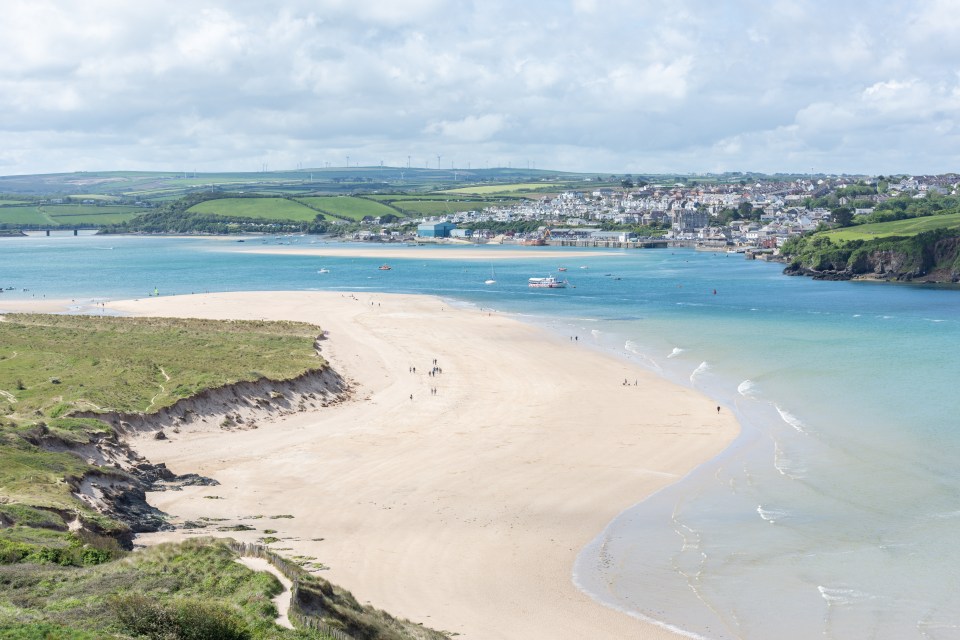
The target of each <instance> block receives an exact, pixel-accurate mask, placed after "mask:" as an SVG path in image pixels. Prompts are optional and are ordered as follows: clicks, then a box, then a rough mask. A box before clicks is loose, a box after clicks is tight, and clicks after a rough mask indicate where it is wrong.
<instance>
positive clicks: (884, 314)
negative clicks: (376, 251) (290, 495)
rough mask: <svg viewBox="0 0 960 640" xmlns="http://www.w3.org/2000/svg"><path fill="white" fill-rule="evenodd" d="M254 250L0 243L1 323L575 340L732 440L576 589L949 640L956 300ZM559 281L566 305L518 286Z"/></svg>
mask: <svg viewBox="0 0 960 640" xmlns="http://www.w3.org/2000/svg"><path fill="white" fill-rule="evenodd" d="M266 242H267V243H269V244H272V245H273V244H278V243H279V242H283V243H289V244H291V245H293V246H301V247H302V246H307V247H309V246H311V245H310V243H311V239H310V238H306V237H304V238H282V239H279V240H277V239H270V240H268V241H266ZM262 243H263V241H261V240H248V241H247V242H246V243H243V244H240V243H236V242H233V241H223V240H202V239H201V240H195V239H168V238H99V237H87V238H83V237H80V238H73V237H62V238H58V237H52V238H26V239H23V238H16V239H0V286H2V287H3V288H5V289H6V288H8V287H13V289H11V290H7V291H4V292H3V293H2V294H0V309H2V308H3V302H4V300H6V299H9V298H20V299H23V298H44V297H46V298H51V299H58V298H70V299H75V300H77V301H78V303H77V304H78V307H79V306H81V305H82V304H83V301H86V300H89V299H90V298H97V299H101V298H103V299H112V298H126V297H139V296H143V295H147V294H148V293H149V292H151V291H153V289H154V288H155V287H156V288H157V289H158V290H159V291H160V293H161V294H162V295H168V294H178V293H191V292H202V291H226V290H280V289H283V290H309V289H333V290H338V289H339V290H372V291H384V292H400V293H429V294H435V295H441V296H446V297H449V298H453V299H456V300H459V301H461V302H462V303H464V304H470V305H477V306H482V307H494V308H497V309H500V310H503V311H507V312H511V313H514V314H517V315H518V316H519V317H521V318H524V319H526V320H528V321H531V322H535V323H538V324H542V325H544V326H546V327H549V328H550V329H551V330H554V331H557V332H560V333H561V334H562V335H567V334H568V333H574V332H575V333H576V334H577V335H578V336H580V339H581V340H582V341H584V342H585V343H588V344H592V345H594V346H595V347H596V348H598V349H603V350H607V351H610V352H611V353H615V354H617V355H619V356H621V357H625V358H628V359H630V360H632V361H633V362H635V363H637V364H638V365H639V366H642V367H646V368H649V369H651V370H654V371H656V372H658V373H659V374H660V375H663V376H665V377H667V378H669V379H671V380H674V381H676V382H678V383H680V384H684V385H687V386H693V387H695V388H697V389H700V390H702V391H704V392H705V393H706V394H708V395H709V396H711V397H712V398H714V399H716V401H717V402H718V403H720V404H722V405H724V406H725V407H726V408H727V409H729V410H733V411H736V413H737V415H738V418H739V419H740V421H741V423H742V424H743V426H744V429H743V433H742V435H741V437H740V438H739V439H738V440H737V442H736V443H735V444H734V446H732V447H731V448H730V449H728V450H727V451H726V452H725V453H723V454H722V455H721V456H719V457H718V458H717V459H715V460H713V461H711V462H710V463H708V464H705V465H703V466H702V467H700V468H699V469H697V470H696V471H695V472H694V473H692V474H691V475H690V476H689V477H688V478H686V479H685V480H684V481H683V482H681V483H679V484H677V485H674V486H672V487H670V488H668V489H666V490H664V491H662V492H660V493H659V494H657V495H656V496H654V497H652V498H651V499H649V500H647V501H645V502H644V503H642V504H640V505H637V506H636V507H634V508H632V509H629V510H627V511H626V512H624V513H623V514H622V515H621V516H620V517H619V518H617V519H616V520H615V521H614V522H613V523H611V524H610V526H609V527H608V528H607V530H606V531H604V532H602V533H601V534H600V535H599V536H598V538H597V540H595V541H594V543H593V544H591V545H590V547H588V548H587V549H585V550H584V551H583V552H582V553H581V555H580V557H579V559H578V562H577V566H576V568H575V580H576V582H577V584H578V585H580V586H581V588H583V589H584V590H586V591H588V592H589V593H591V594H593V595H594V596H595V597H597V598H598V599H600V600H602V601H604V602H606V603H607V604H609V605H611V606H614V607H617V608H620V609H622V610H624V611H627V612H629V613H632V614H634V615H639V616H643V617H646V618H650V619H653V620H656V621H659V622H661V623H663V624H667V625H670V626H672V627H674V628H676V629H680V630H683V631H685V632H687V633H689V634H691V635H694V636H700V637H707V638H751V639H754V638H758V639H766V638H787V639H792V638H796V639H805V638H812V637H827V638H864V637H871V638H890V639H894V638H955V637H960V577H958V576H960V554H957V553H956V552H955V550H954V549H955V542H956V538H957V535H956V534H955V531H956V529H957V527H958V525H960V465H958V464H957V462H958V460H960V420H958V417H957V415H958V413H960V402H958V400H957V394H956V392H955V387H956V384H957V381H958V380H960V354H958V351H957V345H960V290H957V289H951V288H936V287H922V286H916V287H911V286H898V285H878V284H868V283H845V282H814V281H811V280H808V279H801V278H788V277H785V276H782V275H781V274H780V266H779V265H775V264H766V263H761V262H749V261H746V260H744V259H743V258H742V257H739V256H727V255H726V254H713V253H697V252H693V251H680V250H678V251H668V250H647V251H633V252H618V251H597V252H596V253H593V254H591V255H589V256H588V257H571V256H570V254H569V253H568V252H565V251H563V250H560V249H557V250H555V251H554V252H553V253H555V257H553V256H551V257H549V258H529V259H518V260H514V259H508V260H497V261H493V263H492V264H491V261H488V260H464V259H462V258H461V256H465V255H466V256H469V252H470V251H471V249H469V248H467V249H462V250H458V251H457V252H445V253H444V255H445V256H451V257H450V259H447V260H444V261H442V262H441V261H435V260H423V259H415V258H410V259H391V260H390V264H391V265H392V266H393V269H392V270H391V271H378V270H377V268H376V267H377V266H378V265H379V264H381V263H382V262H383V260H377V259H374V258H317V257H309V256H295V255H254V254H249V253H243V250H244V249H249V248H256V247H257V246H259V245H260V244H262ZM284 248H285V247H281V249H284ZM437 251H444V250H443V249H437ZM561 264H562V265H564V266H566V267H568V268H569V271H568V272H567V273H566V276H567V277H568V278H569V279H570V281H571V283H572V284H573V285H575V286H574V287H571V288H568V289H565V290H531V289H529V288H528V287H526V279H527V278H528V277H530V276H543V275H548V274H550V273H555V269H556V267H557V266H559V265H561ZM581 267H586V268H581ZM322 268H323V269H328V270H329V273H318V271H319V270H320V269H322ZM491 274H494V278H495V279H496V280H497V282H496V284H494V285H484V284H483V282H484V280H485V279H488V278H490V277H491ZM24 289H26V291H24ZM714 290H716V294H714V293H713V292H714ZM637 411H638V412H642V411H643V407H638V408H637ZM598 533H599V532H598Z"/></svg>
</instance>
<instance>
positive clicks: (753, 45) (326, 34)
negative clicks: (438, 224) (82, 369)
mask: <svg viewBox="0 0 960 640" xmlns="http://www.w3.org/2000/svg"><path fill="white" fill-rule="evenodd" d="M952 4H953V3H952V2H950V1H949V0H931V1H930V2H925V3H918V4H916V5H914V4H912V3H900V2H897V1H895V0H887V1H885V2H882V3H881V5H880V6H878V7H876V8H875V10H872V11H864V10H863V9H862V5H859V4H856V3H852V2H845V1H844V0H841V1H840V2H827V1H826V0H778V1H777V2H773V3H768V4H762V3H760V4H756V3H751V4H738V3H710V2H708V1H707V0H643V1H642V2H636V1H631V0H569V1H568V2H559V1H556V0H531V1H530V2H525V3H520V4H518V3H508V2H506V1H505V0H486V1H485V2H482V3H481V2H475V1H471V0H407V1H404V2H395V1H388V0H281V2H279V3H261V2H254V1H253V0H233V1H228V0H196V1H195V2H193V3H190V4H187V3H129V2H124V1H122V0H58V1H53V0H7V1H6V2H5V3H4V6H3V18H2V20H0V47H2V51H3V53H4V55H0V113H3V114H4V117H3V118H2V119H0V149H3V152H2V153H0V163H2V167H3V169H2V170H3V171H4V172H10V173H23V172H42V171H58V170H62V169H67V168H81V169H83V168H88V169H94V168H96V169H101V168H127V167H136V168H156V169H167V168H170V167H171V165H176V164H177V163H179V162H182V161H184V159H185V158H187V159H189V161H190V162H191V163H192V164H195V165H196V166H195V167H192V168H197V169H199V170H203V169H234V168H235V169H250V168H256V167H259V166H260V164H262V162H263V161H264V159H265V158H270V163H271V166H278V165H276V163H278V162H283V161H284V159H287V160H288V161H289V163H290V165H289V166H293V165H294V164H295V163H297V162H301V161H303V160H304V159H305V158H312V159H313V160H314V161H315V162H316V163H317V164H322V163H323V162H325V161H331V162H335V163H338V162H340V161H342V158H343V157H344V156H345V155H346V154H348V153H349V154H350V155H351V157H352V158H354V159H362V158H367V159H368V161H369V162H371V163H376V162H379V161H380V160H381V159H383V160H387V159H388V158H393V159H394V160H393V161H394V162H400V163H405V161H406V156H407V155H408V154H410V155H414V157H421V158H427V157H433V156H435V154H436V153H442V154H443V156H444V158H455V159H457V160H461V161H462V162H463V164H464V165H465V164H466V163H467V162H470V161H471V160H472V161H473V163H474V166H478V165H483V164H484V160H486V161H487V162H490V163H496V162H497V160H498V159H499V160H500V161H502V162H503V163H504V164H506V163H507V162H513V163H514V165H515V166H516V165H519V164H522V163H524V162H526V161H531V162H533V161H535V162H536V164H537V166H539V167H547V166H552V167H555V168H558V169H569V170H584V171H604V172H613V171H622V170H626V169H627V168H628V167H629V168H630V170H631V172H633V173H643V172H656V171H676V170H681V171H701V170H709V169H714V168H716V167H718V166H723V167H726V168H729V169H751V170H767V171H778V170H786V171H789V170H804V171H806V170H810V169H811V168H814V167H817V166H818V164H820V163H822V164H823V165H824V166H823V167H822V168H823V169H824V170H827V169H829V170H844V171H849V172H856V171H870V170H872V169H874V168H875V166H876V168H877V169H880V168H881V167H880V165H883V166H882V169H883V171H884V172H889V171H892V170H895V171H903V172H912V171H921V170H924V171H930V170H950V169H956V167H955V166H954V162H955V161H956V155H955V152H954V151H953V149H954V148H956V147H955V144H956V142H957V140H956V139H955V138H956V136H957V127H956V126H955V124H954V123H956V122H960V113H958V111H960V79H958V74H957V72H958V67H957V63H956V60H957V59H958V57H960V39H957V38H956V37H955V35H956V33H958V32H960V12H957V11H956V10H955V9H954V8H953V7H952ZM951 145H954V146H953V147H951ZM895 161H896V162H900V163H902V166H898V167H887V166H886V164H885V163H888V162H895ZM120 162H122V163H123V164H122V165H118V164H117V163H120ZM827 164H829V165H830V166H829V167H828V166H826V165H827ZM278 168H279V166H278Z"/></svg>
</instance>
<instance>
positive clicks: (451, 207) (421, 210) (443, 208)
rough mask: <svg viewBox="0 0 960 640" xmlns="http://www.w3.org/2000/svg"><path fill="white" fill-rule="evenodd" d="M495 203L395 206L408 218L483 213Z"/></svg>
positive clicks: (408, 202)
mask: <svg viewBox="0 0 960 640" xmlns="http://www.w3.org/2000/svg"><path fill="white" fill-rule="evenodd" d="M493 204H495V203H492V202H485V201H474V202H469V201H468V202H464V201H458V200H452V201H447V200H402V201H399V202H394V203H393V206H395V207H396V208H398V209H400V210H401V211H403V212H404V213H405V214H406V215H407V216H410V217H419V216H442V215H445V214H452V213H459V212H460V211H481V210H483V209H485V208H486V207H489V206H491V205H493Z"/></svg>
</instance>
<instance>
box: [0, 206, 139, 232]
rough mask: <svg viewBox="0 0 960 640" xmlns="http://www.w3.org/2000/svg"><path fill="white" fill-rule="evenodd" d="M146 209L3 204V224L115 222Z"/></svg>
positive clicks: (51, 224)
mask: <svg viewBox="0 0 960 640" xmlns="http://www.w3.org/2000/svg"><path fill="white" fill-rule="evenodd" d="M146 211H148V210H147V209H144V208H142V207H132V206H105V207H98V206H96V205H76V204H65V205H36V206H25V207H0V224H8V225H18V224H22V225H43V226H50V227H59V226H71V227H72V226H77V225H102V224H115V223H118V222H124V221H126V220H129V219H131V218H133V217H135V216H138V215H140V214H141V213H144V212H146Z"/></svg>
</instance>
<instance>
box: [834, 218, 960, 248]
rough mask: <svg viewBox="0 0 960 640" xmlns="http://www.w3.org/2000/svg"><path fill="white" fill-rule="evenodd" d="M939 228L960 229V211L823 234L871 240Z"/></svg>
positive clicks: (866, 225) (914, 233)
mask: <svg viewBox="0 0 960 640" xmlns="http://www.w3.org/2000/svg"><path fill="white" fill-rule="evenodd" d="M937 229H960V213H950V214H944V215H934V216H924V217H920V218H906V219H903V220H894V221H891V222H876V223H872V224H860V225H856V226H852V227H843V228H842V229H832V230H830V231H824V232H823V235H824V236H826V237H828V238H830V239H831V240H832V241H834V242H847V241H850V240H871V239H874V238H889V237H892V236H898V237H909V236H915V235H917V234H920V233H924V232H927V231H934V230H937Z"/></svg>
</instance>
